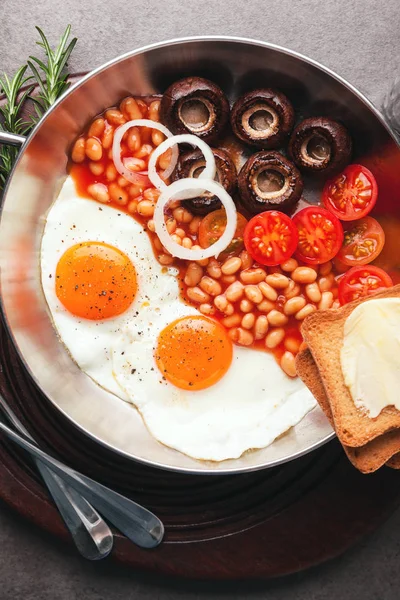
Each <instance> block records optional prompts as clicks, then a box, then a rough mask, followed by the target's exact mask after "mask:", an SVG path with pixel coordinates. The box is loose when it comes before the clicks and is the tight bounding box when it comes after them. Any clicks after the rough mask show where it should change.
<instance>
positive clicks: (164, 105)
mask: <svg viewBox="0 0 400 600" xmlns="http://www.w3.org/2000/svg"><path fill="white" fill-rule="evenodd" d="M160 118H161V122H162V123H164V124H165V125H166V126H167V127H168V129H170V130H171V131H172V132H173V133H174V134H180V133H192V134H195V135H197V136H198V137H200V138H201V139H203V140H204V141H205V142H207V143H209V142H212V141H215V140H216V139H217V138H218V137H219V135H220V134H221V133H222V131H223V130H224V128H225V127H226V124H227V122H228V119H229V102H228V100H227V98H226V96H225V94H224V92H223V91H222V90H221V88H220V87H218V86H217V85H216V84H215V83H213V82H212V81H209V80H208V79H203V78H202V77H186V78H185V79H180V80H179V81H176V82H175V83H173V84H172V85H170V86H169V88H168V89H167V90H166V91H165V92H164V94H163V96H162V98H161V104H160Z"/></svg>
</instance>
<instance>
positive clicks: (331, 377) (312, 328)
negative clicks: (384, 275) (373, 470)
mask: <svg viewBox="0 0 400 600" xmlns="http://www.w3.org/2000/svg"><path fill="white" fill-rule="evenodd" d="M395 297H400V284H399V285H396V286H394V287H392V288H390V289H388V290H385V291H384V292H380V293H378V294H375V295H374V296H373V297H369V298H363V299H361V300H356V301H354V302H351V303H350V304H346V305H345V306H343V307H342V308H339V309H337V310H332V309H330V310H326V311H317V312H315V313H313V314H311V315H309V316H308V317H307V318H306V319H305V320H304V322H303V325H302V328H301V331H302V334H303V338H304V340H305V341H306V343H307V345H308V346H309V348H310V350H311V353H312V356H313V358H314V360H315V362H316V364H317V367H318V371H319V374H320V377H321V379H322V383H323V386H324V388H325V390H326V394H327V396H328V398H329V404H330V408H331V411H332V416H333V421H334V424H335V430H336V433H337V435H338V437H339V439H340V441H341V442H342V444H345V445H346V446H351V447H354V448H357V447H360V446H364V445H365V444H367V443H368V442H370V441H371V440H373V439H374V438H376V437H378V436H380V435H382V434H384V433H388V432H389V431H392V430H394V429H397V428H400V411H398V410H397V409H396V408H394V407H391V406H390V407H386V408H384V409H383V410H382V412H381V413H380V414H379V415H378V416H377V417H376V418H373V419H372V418H370V417H368V416H367V415H366V414H365V413H364V412H363V411H362V410H361V409H359V408H357V407H356V405H355V404H354V402H353V399H352V397H351V395H350V392H349V390H348V388H347V387H346V385H345V382H344V378H343V373H342V368H341V363H340V351H341V348H342V345H343V328H344V323H345V321H346V319H347V317H348V316H349V315H350V313H351V312H352V311H353V310H354V309H355V308H356V307H357V306H358V305H359V304H361V303H362V302H368V301H369V300H376V299H378V298H395Z"/></svg>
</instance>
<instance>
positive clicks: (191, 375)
mask: <svg viewBox="0 0 400 600" xmlns="http://www.w3.org/2000/svg"><path fill="white" fill-rule="evenodd" d="M232 354H233V349H232V342H231V340H230V339H229V337H228V335H227V332H226V330H225V328H224V327H223V326H222V325H221V324H220V323H218V322H216V321H212V320H211V319H208V318H206V317H203V316H201V315H199V316H194V317H183V318H182V319H177V320H176V321H174V322H173V323H170V324H169V325H168V326H167V327H165V329H163V330H162V331H161V333H160V335H159V337H158V344H157V348H156V352H155V358H156V362H157V366H158V368H159V369H160V371H161V373H162V375H163V377H165V379H167V380H168V381H169V382H170V383H172V384H173V385H175V386H176V387H178V388H181V389H183V390H192V391H193V390H202V389H204V388H207V387H210V386H211V385H213V384H214V383H216V382H217V381H219V380H220V379H221V377H223V375H225V373H226V372H227V370H228V369H229V367H230V365H231V362H232Z"/></svg>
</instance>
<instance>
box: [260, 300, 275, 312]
mask: <svg viewBox="0 0 400 600" xmlns="http://www.w3.org/2000/svg"><path fill="white" fill-rule="evenodd" d="M257 308H258V310H259V311H260V312H263V313H268V312H269V311H270V310H273V309H274V308H275V303H274V302H271V300H262V301H261V302H260V304H257Z"/></svg>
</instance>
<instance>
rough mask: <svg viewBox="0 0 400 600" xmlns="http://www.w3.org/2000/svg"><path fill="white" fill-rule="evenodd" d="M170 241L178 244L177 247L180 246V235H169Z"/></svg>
mask: <svg viewBox="0 0 400 600" xmlns="http://www.w3.org/2000/svg"><path fill="white" fill-rule="evenodd" d="M171 240H172V241H173V242H175V244H178V245H179V246H182V238H181V236H180V235H176V233H173V234H172V235H171Z"/></svg>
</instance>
